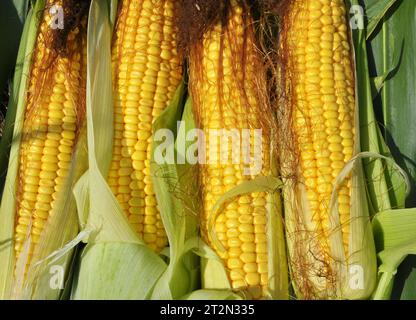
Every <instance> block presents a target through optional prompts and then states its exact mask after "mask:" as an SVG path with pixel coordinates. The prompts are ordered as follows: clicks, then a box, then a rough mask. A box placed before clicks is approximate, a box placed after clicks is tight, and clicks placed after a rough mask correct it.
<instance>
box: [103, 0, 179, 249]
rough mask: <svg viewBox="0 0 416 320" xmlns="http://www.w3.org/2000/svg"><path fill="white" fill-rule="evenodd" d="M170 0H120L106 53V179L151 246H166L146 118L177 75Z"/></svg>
mask: <svg viewBox="0 0 416 320" xmlns="http://www.w3.org/2000/svg"><path fill="white" fill-rule="evenodd" d="M173 9H174V8H173V1H172V0H163V1H160V0H124V1H122V2H121V8H120V14H119V17H118V22H117V26H116V31H115V42H114V45H113V52H112V67H113V84H114V90H113V92H114V118H115V137H114V151H113V160H112V164H111V168H110V172H109V178H108V183H109V185H110V187H111V189H112V191H113V192H114V194H115V196H116V197H117V199H118V201H119V203H120V205H121V207H122V209H123V211H124V213H125V214H126V216H127V218H128V220H129V222H130V224H131V226H132V227H133V229H134V230H135V231H136V232H137V234H138V236H139V237H140V238H142V239H143V240H144V242H145V243H146V244H147V245H148V246H149V247H150V248H151V249H153V250H155V251H160V250H161V249H163V248H164V247H166V245H167V237H166V234H165V231H164V228H163V224H162V220H161V217H160V213H159V211H158V208H157V203H156V197H155V194H154V191H153V186H152V181H151V175H150V159H151V141H152V123H153V121H154V120H155V119H156V118H157V117H158V116H159V115H160V114H161V112H162V111H163V110H164V109H165V108H166V107H167V106H168V104H169V102H170V100H171V99H172V97H173V94H174V93H175V90H176V89H177V87H178V85H179V83H180V81H181V79H182V66H181V62H180V60H179V58H178V56H177V52H176V31H175V27H174V24H173Z"/></svg>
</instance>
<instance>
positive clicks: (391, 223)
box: [373, 208, 416, 300]
mask: <svg viewBox="0 0 416 320" xmlns="http://www.w3.org/2000/svg"><path fill="white" fill-rule="evenodd" d="M415 227H416V209H414V208H412V209H401V210H388V211H384V212H380V213H378V214H377V215H376V216H375V217H374V219H373V229H374V234H375V236H376V239H377V240H378V243H377V245H378V248H379V250H380V253H379V255H378V256H379V259H380V267H379V275H380V280H379V283H378V287H377V290H376V291H375V292H374V296H373V298H374V299H376V300H380V299H384V300H386V299H389V298H390V295H391V292H392V289H393V280H394V276H395V275H396V274H397V269H398V267H399V265H400V264H401V263H402V262H403V261H404V259H405V258H406V257H407V255H410V254H413V255H414V254H416V235H415V234H414V230H415Z"/></svg>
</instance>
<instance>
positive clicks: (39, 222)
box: [14, 1, 88, 279]
mask: <svg viewBox="0 0 416 320" xmlns="http://www.w3.org/2000/svg"><path fill="white" fill-rule="evenodd" d="M69 2H70V3H71V1H69ZM68 4H69V3H68V1H67V2H62V1H47V2H46V6H45V10H44V11H43V12H40V13H38V14H41V15H42V16H41V20H40V25H39V30H38V35H37V38H36V44H35V51H34V52H33V55H32V66H31V69H30V75H29V80H28V81H29V83H28V91H27V94H26V106H25V114H24V124H23V132H22V140H21V149H20V155H19V168H18V183H17V193H16V201H17V205H16V207H17V214H16V225H15V238H14V247H15V255H16V268H15V277H16V278H18V279H22V278H23V277H24V276H25V275H26V274H27V271H28V269H29V267H30V266H32V265H33V263H34V262H36V260H37V258H36V257H37V256H38V254H37V253H38V252H41V250H42V247H43V246H44V245H45V244H43V243H42V242H40V240H41V239H42V235H43V233H44V232H45V230H46V228H47V227H48V222H49V220H50V218H51V215H52V214H53V213H54V212H56V210H57V207H56V206H57V204H58V201H57V199H58V198H59V197H61V196H62V192H61V191H62V189H63V187H64V185H65V183H66V181H67V179H68V175H69V170H70V167H71V161H72V156H73V154H74V151H75V146H76V143H77V139H78V135H79V132H80V130H81V128H82V126H83V120H84V115H85V87H86V24H87V15H86V12H87V10H86V8H87V7H88V6H86V8H84V9H81V8H80V7H78V5H76V4H74V5H73V6H71V7H68ZM52 5H59V6H62V7H63V9H64V14H65V15H66V17H67V18H68V19H69V17H72V18H73V19H75V21H76V23H74V24H72V26H71V27H69V26H67V28H68V30H66V31H65V33H63V32H62V30H61V29H55V28H53V27H52V24H51V16H50V15H49V9H50V7H51V6H52Z"/></svg>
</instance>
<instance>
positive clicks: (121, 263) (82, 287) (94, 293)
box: [71, 242, 166, 300]
mask: <svg viewBox="0 0 416 320" xmlns="http://www.w3.org/2000/svg"><path fill="white" fill-rule="evenodd" d="M103 268H104V269H106V270H102V269H103ZM84 270H86V272H84ZM165 270H166V264H165V263H164V262H163V261H162V259H160V258H159V257H158V256H157V255H156V254H155V253H153V252H152V251H151V250H149V249H148V248H146V247H145V246H142V245H137V244H134V243H116V242H111V243H95V244H93V245H87V247H86V248H85V249H84V250H83V254H82V257H81V259H80V261H79V273H78V274H77V276H76V279H77V280H76V283H75V284H74V290H73V294H72V297H71V298H72V299H76V300H78V299H99V300H107V299H115V300H119V299H121V300H123V299H127V300H133V299H134V300H143V299H148V298H149V297H150V295H151V293H152V290H153V287H154V285H155V283H156V281H157V280H158V278H159V277H160V276H161V275H162V273H163V272H164V271H165Z"/></svg>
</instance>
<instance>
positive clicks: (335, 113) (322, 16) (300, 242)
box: [279, 0, 358, 299]
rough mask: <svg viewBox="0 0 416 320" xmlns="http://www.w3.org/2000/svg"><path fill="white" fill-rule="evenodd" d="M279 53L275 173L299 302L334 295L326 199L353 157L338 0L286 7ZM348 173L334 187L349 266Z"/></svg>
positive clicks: (349, 82)
mask: <svg viewBox="0 0 416 320" xmlns="http://www.w3.org/2000/svg"><path fill="white" fill-rule="evenodd" d="M283 12H284V14H283V20H282V23H281V26H282V30H281V44H280V48H279V52H280V59H281V61H280V62H281V68H282V71H283V73H282V74H283V77H282V79H281V80H282V83H283V87H284V90H285V92H284V97H283V99H284V101H285V103H283V104H281V106H282V108H283V107H284V109H280V110H279V114H280V115H282V119H284V120H283V121H282V125H281V126H280V128H281V130H282V131H283V132H282V136H286V137H288V139H286V140H285V142H283V143H282V146H281V172H282V174H283V176H284V178H285V180H286V184H287V185H288V187H287V188H288V189H291V192H292V193H293V194H290V193H289V192H286V193H285V197H286V199H285V200H286V201H285V208H286V219H287V221H286V224H287V226H288V231H287V238H288V243H290V244H289V248H290V250H289V251H290V265H291V271H292V277H293V280H294V282H295V286H296V288H297V289H298V290H299V292H300V294H301V296H302V297H303V298H305V299H314V298H336V294H337V293H336V292H337V285H338V284H337V278H338V276H339V275H337V274H336V272H337V271H336V270H335V269H334V267H333V266H334V262H335V261H334V257H332V256H331V245H332V244H331V241H330V236H331V232H333V231H334V230H333V227H332V225H331V212H332V211H331V208H330V202H331V197H332V195H333V192H334V186H335V180H336V178H337V177H338V175H339V174H340V172H341V170H342V169H343V168H344V166H345V165H346V164H347V162H348V161H350V160H351V158H352V157H353V155H354V154H355V153H356V148H357V147H356V143H358V141H355V137H356V134H355V130H356V128H355V124H356V117H355V112H356V111H355V80H354V71H353V70H354V69H353V58H352V56H353V55H352V48H351V45H350V34H349V30H348V25H347V12H346V6H345V3H344V1H343V0H314V1H303V0H292V1H289V2H287V3H285V6H284V11H283ZM351 181H352V180H351V175H349V176H347V177H346V179H345V180H344V181H343V182H342V183H341V184H340V185H337V186H336V195H335V196H336V197H337V199H336V200H337V213H338V217H339V223H340V228H341V233H342V240H343V248H344V249H343V250H344V254H345V257H346V261H347V262H348V256H349V255H350V254H351V252H349V242H350V210H351V194H352V184H351Z"/></svg>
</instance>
